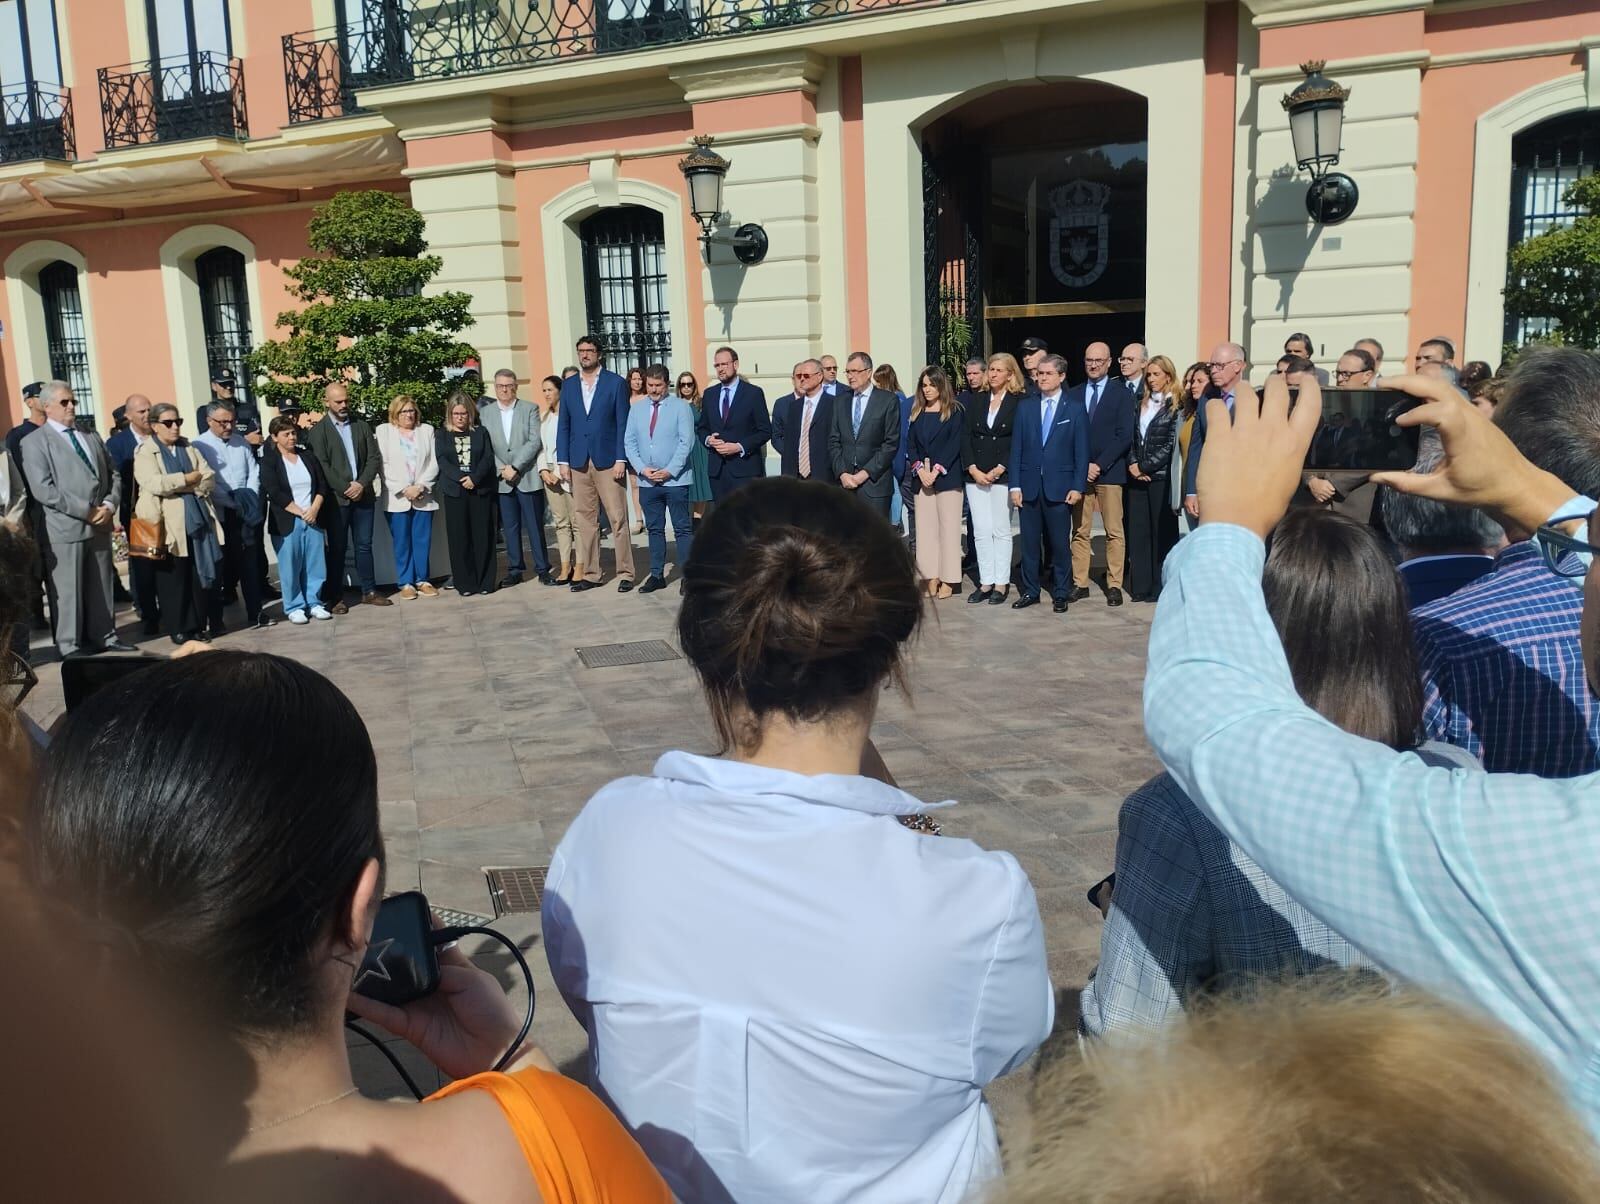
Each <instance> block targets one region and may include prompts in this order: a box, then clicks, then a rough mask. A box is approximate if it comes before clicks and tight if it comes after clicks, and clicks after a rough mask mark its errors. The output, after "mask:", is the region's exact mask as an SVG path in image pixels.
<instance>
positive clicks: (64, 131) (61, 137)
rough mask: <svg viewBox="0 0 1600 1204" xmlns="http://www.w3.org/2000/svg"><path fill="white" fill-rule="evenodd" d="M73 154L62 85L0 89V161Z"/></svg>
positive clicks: (68, 108) (69, 110)
mask: <svg viewBox="0 0 1600 1204" xmlns="http://www.w3.org/2000/svg"><path fill="white" fill-rule="evenodd" d="M77 157H78V148H77V144H76V141H75V139H74V138H73V132H72V94H71V93H70V92H69V91H68V90H67V89H66V88H62V87H59V86H58V85H56V84H41V83H31V84H23V85H21V86H20V87H16V88H6V89H5V90H3V91H0V163H20V162H22V161H24V160H27V159H76V158H77Z"/></svg>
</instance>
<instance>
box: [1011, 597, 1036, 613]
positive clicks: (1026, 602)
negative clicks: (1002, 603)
mask: <svg viewBox="0 0 1600 1204" xmlns="http://www.w3.org/2000/svg"><path fill="white" fill-rule="evenodd" d="M1037 605H1039V595H1038V594H1023V595H1022V597H1020V598H1018V599H1017V600H1016V601H1015V602H1013V603H1012V604H1011V609H1012V610H1026V609H1027V608H1028V607H1030V606H1037Z"/></svg>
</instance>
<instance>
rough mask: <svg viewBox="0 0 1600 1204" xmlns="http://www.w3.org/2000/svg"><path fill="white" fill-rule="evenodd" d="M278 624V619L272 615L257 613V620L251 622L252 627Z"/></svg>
mask: <svg viewBox="0 0 1600 1204" xmlns="http://www.w3.org/2000/svg"><path fill="white" fill-rule="evenodd" d="M277 625H278V620H277V619H274V618H273V617H272V616H271V615H257V616H256V617H255V620H254V621H253V622H252V623H251V624H250V626H252V627H276V626H277Z"/></svg>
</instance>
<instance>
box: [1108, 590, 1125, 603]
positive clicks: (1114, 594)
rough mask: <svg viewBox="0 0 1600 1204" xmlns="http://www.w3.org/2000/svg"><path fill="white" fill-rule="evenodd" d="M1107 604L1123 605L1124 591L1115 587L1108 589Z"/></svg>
mask: <svg viewBox="0 0 1600 1204" xmlns="http://www.w3.org/2000/svg"><path fill="white" fill-rule="evenodd" d="M1106 605H1107V606H1121V605H1122V591H1121V590H1120V589H1116V588H1115V587H1113V588H1111V589H1108V590H1106Z"/></svg>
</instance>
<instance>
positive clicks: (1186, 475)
mask: <svg viewBox="0 0 1600 1204" xmlns="http://www.w3.org/2000/svg"><path fill="white" fill-rule="evenodd" d="M1207 367H1209V368H1210V369H1211V387H1212V389H1213V390H1215V394H1214V395H1215V396H1217V397H1220V398H1222V401H1223V404H1224V405H1226V406H1227V407H1228V414H1229V416H1230V418H1231V417H1232V415H1233V387H1234V385H1236V384H1238V383H1239V378H1240V377H1241V376H1244V375H1245V370H1246V368H1248V367H1249V365H1248V364H1246V363H1245V358H1244V348H1243V347H1241V346H1239V344H1238V343H1219V344H1217V346H1216V348H1215V349H1214V350H1213V351H1212V352H1211V361H1210V363H1209V364H1208V365H1207ZM1206 421H1207V419H1206V406H1205V403H1203V402H1202V403H1201V405H1200V408H1199V409H1198V410H1196V411H1195V414H1194V434H1193V435H1191V436H1190V437H1189V454H1188V455H1187V456H1185V457H1184V460H1183V508H1184V510H1185V511H1187V512H1188V515H1189V517H1190V518H1199V517H1200V498H1199V496H1198V494H1196V492H1195V481H1197V480H1198V479H1199V475H1200V454H1201V453H1202V452H1203V451H1205V448H1206Z"/></svg>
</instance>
